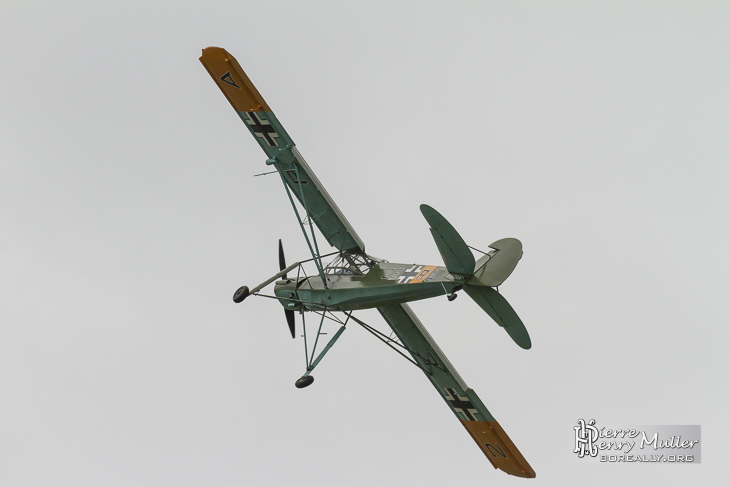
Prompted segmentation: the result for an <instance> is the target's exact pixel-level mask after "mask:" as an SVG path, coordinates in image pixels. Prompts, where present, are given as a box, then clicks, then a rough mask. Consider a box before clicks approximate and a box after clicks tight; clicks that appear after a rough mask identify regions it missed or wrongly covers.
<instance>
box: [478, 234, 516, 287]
mask: <svg viewBox="0 0 730 487" xmlns="http://www.w3.org/2000/svg"><path fill="white" fill-rule="evenodd" d="M489 247H490V248H491V249H493V250H491V251H489V252H488V253H487V254H486V255H484V256H482V257H481V258H480V259H479V260H478V261H477V263H476V269H477V270H476V272H475V273H474V277H472V278H471V279H470V280H469V282H467V284H469V283H473V284H481V285H483V286H489V287H497V286H499V285H500V284H502V283H503V282H504V281H505V279H507V278H508V277H509V275H510V274H512V271H513V270H514V269H515V266H516V265H517V262H519V261H520V258H522V242H520V241H519V240H517V239H516V238H503V239H502V240H497V241H496V242H494V243H493V244H491V245H490V246H489Z"/></svg>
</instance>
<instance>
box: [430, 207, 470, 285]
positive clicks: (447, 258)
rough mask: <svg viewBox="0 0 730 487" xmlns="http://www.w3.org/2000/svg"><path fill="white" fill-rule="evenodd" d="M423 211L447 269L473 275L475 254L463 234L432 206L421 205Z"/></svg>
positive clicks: (455, 272) (454, 272)
mask: <svg viewBox="0 0 730 487" xmlns="http://www.w3.org/2000/svg"><path fill="white" fill-rule="evenodd" d="M421 213H423V217H424V218H425V219H426V221H427V222H428V224H429V225H431V229H430V230H431V235H433V239H434V240H435V241H436V246H437V247H438V249H439V252H440V253H441V258H442V259H443V260H444V263H445V264H446V269H448V271H449V272H451V273H452V274H463V275H466V276H470V275H472V273H473V272H474V266H475V265H476V262H475V261H474V254H472V253H471V250H469V247H467V245H466V243H465V242H464V239H463V238H461V235H459V233H458V232H457V231H456V230H455V229H454V227H453V226H452V225H451V223H449V222H448V221H447V220H446V218H444V217H443V216H441V214H440V213H439V212H438V211H436V210H434V209H433V208H431V207H430V206H428V205H421Z"/></svg>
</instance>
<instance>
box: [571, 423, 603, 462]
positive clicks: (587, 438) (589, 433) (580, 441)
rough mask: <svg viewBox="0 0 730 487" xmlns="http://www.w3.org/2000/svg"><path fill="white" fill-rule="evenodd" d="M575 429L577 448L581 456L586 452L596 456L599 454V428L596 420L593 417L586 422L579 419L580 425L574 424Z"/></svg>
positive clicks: (576, 450) (576, 451)
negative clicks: (596, 443) (597, 444)
mask: <svg viewBox="0 0 730 487" xmlns="http://www.w3.org/2000/svg"><path fill="white" fill-rule="evenodd" d="M573 429H574V430H575V450H573V453H577V454H578V456H579V457H580V458H583V457H584V456H585V455H586V454H588V455H590V456H592V457H595V456H598V447H597V446H596V445H595V442H596V441H597V440H598V428H596V420H595V419H591V420H590V421H588V423H587V424H586V422H585V421H583V420H582V419H579V420H578V426H574V427H573Z"/></svg>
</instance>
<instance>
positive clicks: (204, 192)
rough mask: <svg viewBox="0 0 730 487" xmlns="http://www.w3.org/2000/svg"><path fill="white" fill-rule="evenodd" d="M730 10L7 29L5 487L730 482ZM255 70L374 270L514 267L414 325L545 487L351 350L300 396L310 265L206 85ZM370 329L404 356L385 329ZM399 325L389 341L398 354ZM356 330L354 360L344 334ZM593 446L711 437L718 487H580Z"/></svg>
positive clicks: (222, 16)
mask: <svg viewBox="0 0 730 487" xmlns="http://www.w3.org/2000/svg"><path fill="white" fill-rule="evenodd" d="M728 25H730V4H728V3H727V2H719V1H718V2H709V1H699V2H698V1H693V2H658V1H657V2H650V1H638V2H636V1H634V2H616V1H610V2H609V1H605V2H602V1H595V2H529V1H524V2H509V3H507V2H477V1H450V2H433V1H431V2H416V1H408V2H407V1H401V2H398V1H375V2H367V3H366V4H365V3H363V4H361V5H359V6H356V4H355V3H354V2H325V1H313V2H280V1H271V0H269V1H266V2H246V1H228V2H224V1H220V2H219V1H207V2H202V1H201V2H185V1H183V2H167V1H165V2H141V1H124V2H85V1H66V2H50V1H36V2H32V1H14V0H4V1H3V3H2V6H0V50H1V51H0V52H1V53H2V67H0V73H1V76H0V107H2V108H1V109H0V134H2V139H1V143H0V222H1V224H2V231H1V232H0V296H1V298H0V393H1V394H2V397H1V399H0V459H1V460H0V484H2V485H13V486H15V485H18V486H46V485H47V486H54V487H60V486H74V487H78V486H131V485H135V486H160V485H174V486H199V485H217V486H234V485H235V486H241V485H246V486H254V485H318V486H342V485H352V486H373V485H396V484H397V485H419V486H441V485H451V484H456V485H517V483H524V484H525V485H526V484H527V483H530V484H531V485H545V486H558V485H559V486H564V485H578V484H590V485H638V482H639V481H641V482H646V483H649V482H651V484H653V485H654V484H655V485H666V486H672V485H687V484H688V483H689V482H691V481H692V482H695V481H696V483H697V484H698V485H710V480H712V479H717V478H719V477H720V474H721V472H722V471H723V468H722V465H724V463H725V461H726V459H727V457H728V454H730V447H729V446H728V443H729V441H730V437H729V435H730V428H728V419H727V413H726V409H727V404H728V399H730V393H729V392H728V387H727V382H728V366H729V365H730V364H729V360H728V358H727V352H726V350H727V342H728V339H729V338H730V334H729V333H728V331H727V326H728V318H729V315H730V313H729V312H728V298H727V296H728V291H730V286H728V277H727V276H728V275H730V260H729V259H728V257H727V249H728V246H729V245H730V230H728V223H727V222H728V217H729V216H730V215H728V213H729V212H728V209H729V208H730V206H729V203H730V201H729V200H730V196H728V195H730V187H729V186H730V174H729V172H730V170H729V167H730V165H729V164H728V161H730V137H728V135H729V134H730V130H729V129H730V90H729V89H728V87H729V86H730V30H729V29H728ZM211 45H214V46H221V47H225V48H226V49H227V50H228V51H230V52H231V53H232V54H233V55H235V56H236V58H237V59H238V61H239V62H240V64H241V65H242V66H243V68H244V69H245V70H246V71H247V72H248V74H249V76H250V77H251V79H252V80H253V82H254V83H255V84H256V86H257V87H258V89H259V91H260V92H261V93H262V95H263V96H264V97H265V99H266V100H267V102H268V103H269V105H270V106H271V107H272V109H273V110H274V111H275V112H276V114H277V116H278V117H279V120H280V121H281V122H282V123H283V124H284V126H285V127H286V128H287V130H288V132H289V134H290V135H291V136H292V138H293V139H294V140H295V142H296V143H297V144H298V147H299V149H300V151H301V152H302V154H303V155H304V156H305V158H306V159H307V161H308V162H309V164H310V165H311V167H312V168H313V170H314V171H315V172H316V174H317V175H318V176H319V178H320V180H321V181H322V182H323V184H324V185H325V186H326V188H327V190H328V191H329V193H330V194H331V196H332V197H333V198H334V199H335V201H336V202H337V204H338V205H339V207H340V209H341V210H342V211H343V213H344V214H345V215H346V216H347V218H348V219H349V221H350V223H351V224H352V225H353V226H354V227H355V228H356V230H357V232H358V233H359V235H360V236H361V237H362V239H363V241H364V242H365V245H366V248H367V250H368V252H369V253H371V254H372V255H375V256H378V257H381V258H386V259H388V260H390V261H394V262H399V261H400V262H417V263H423V264H441V261H440V257H439V254H438V251H437V249H436V246H435V244H434V243H433V241H432V239H431V236H430V234H429V231H428V224H427V223H426V222H425V220H423V218H422V216H421V214H420V211H419V210H418V206H419V205H420V204H421V203H427V204H429V205H431V206H433V207H434V208H436V209H437V210H439V211H440V212H441V213H442V214H443V215H444V216H445V217H446V218H448V219H449V220H450V221H451V223H452V224H453V225H454V226H455V227H456V228H457V229H458V230H459V231H460V232H461V234H462V236H463V237H464V239H465V240H466V241H467V243H469V244H471V245H473V246H475V247H481V248H484V247H486V246H487V245H488V244H489V243H490V242H492V241H494V240H497V239H499V238H502V237H517V238H519V239H520V240H521V241H522V242H523V245H524V251H525V254H524V257H523V259H522V260H521V262H520V264H519V265H518V267H517V269H516V270H515V272H514V274H513V275H512V276H511V277H510V279H509V280H508V281H507V282H506V283H505V284H504V285H503V286H502V287H501V288H500V290H501V291H502V293H503V295H504V296H506V297H507V299H509V301H510V302H511V303H512V305H513V306H514V308H515V309H516V310H517V312H518V313H519V314H520V316H521V317H522V319H523V321H524V322H525V324H526V326H527V328H528V330H529V331H530V334H531V336H532V341H533V348H532V349H531V350H529V351H525V350H522V349H520V348H518V347H517V346H516V345H515V344H514V343H512V341H511V340H510V339H509V337H508V336H507V334H506V333H504V332H503V331H502V330H500V329H499V327H498V326H497V325H495V324H494V323H492V322H491V321H490V319H489V318H488V316H486V314H484V313H483V312H482V311H481V310H480V309H479V308H478V307H477V305H476V304H474V303H473V302H471V301H470V300H468V299H466V298H465V297H462V299H459V300H456V301H455V302H453V303H449V302H447V300H446V299H445V298H440V299H433V300H429V301H424V302H419V303H415V304H414V305H413V309H414V311H415V312H416V313H417V314H418V315H419V317H420V318H421V320H422V321H423V323H424V325H425V326H426V327H427V328H428V329H429V331H430V332H431V333H432V334H433V336H434V337H435V338H436V340H437V341H438V343H439V344H440V345H441V347H442V348H443V350H444V352H445V353H446V355H447V356H448V357H449V358H450V360H451V361H452V363H453V364H454V366H455V367H456V368H457V370H458V371H459V372H460V373H461V375H462V377H463V378H464V380H465V381H466V383H467V384H469V385H470V386H471V387H472V388H473V389H474V390H475V391H476V392H477V393H478V394H479V396H480V397H481V398H482V400H483V401H484V403H485V404H486V405H487V407H488V408H489V409H490V411H491V412H492V413H493V414H494V415H495V417H496V418H497V419H498V420H499V421H500V423H501V425H502V426H503V427H504V429H505V430H506V431H507V432H508V433H509V435H510V436H511V437H512V439H513V441H514V442H515V444H516V445H517V446H518V447H519V448H520V450H521V451H522V453H523V454H524V456H525V457H526V458H527V460H528V461H529V462H530V464H531V465H532V467H533V468H534V469H535V471H536V472H537V479H535V480H532V481H528V480H523V479H515V478H512V477H509V476H507V475H505V474H504V473H502V472H499V471H494V470H493V469H492V467H491V465H490V464H489V462H488V461H487V460H486V459H485V458H484V456H483V455H482V453H481V452H480V451H479V449H478V448H477V447H476V445H474V443H473V441H472V440H471V439H470V438H469V436H468V434H467V433H466V432H465V431H464V429H463V428H462V427H461V425H459V424H458V422H457V421H456V420H455V419H454V417H453V416H452V414H451V412H450V411H449V410H448V408H447V407H446V405H444V404H443V401H442V400H441V399H439V397H438V396H437V394H436V393H435V391H434V390H433V388H432V387H431V385H430V384H429V383H428V381H427V380H426V379H425V378H424V377H423V376H422V373H421V372H420V371H419V370H417V369H416V368H415V367H413V366H411V365H409V364H408V363H406V362H405V361H404V360H403V359H401V358H400V357H398V356H397V355H396V354H394V353H393V352H392V351H390V350H389V349H387V348H385V347H383V346H382V345H381V344H380V343H378V342H376V341H375V340H374V339H373V338H372V337H371V336H369V335H368V334H367V333H366V332H365V331H363V330H362V329H359V328H353V329H351V330H348V331H347V332H345V334H344V335H343V336H342V338H341V339H340V341H339V343H338V344H337V346H336V347H335V348H334V349H333V350H332V352H331V353H330V354H329V355H328V356H327V357H326V358H325V360H324V361H323V362H322V363H321V364H320V366H319V367H318V369H317V371H315V374H314V375H315V376H316V382H315V384H314V385H313V386H312V387H310V388H308V389H306V390H296V389H295V388H294V385H293V384H294V380H295V379H296V378H298V377H299V376H300V375H301V374H302V372H303V369H304V356H303V355H304V354H303V352H302V343H301V339H298V340H291V339H290V338H289V337H288V330H287V329H286V324H285V321H284V316H283V313H282V312H281V307H280V306H279V304H278V303H276V302H273V301H270V300H265V299H251V300H247V301H246V302H245V304H243V305H234V304H233V303H232V301H231V295H232V293H233V291H234V290H235V289H236V288H237V287H238V286H240V285H242V284H248V285H255V284H257V283H258V282H260V281H262V280H264V279H265V278H267V277H269V276H270V275H272V274H273V273H274V272H276V271H277V269H278V267H277V257H276V245H277V239H279V238H282V239H283V240H284V244H285V248H286V250H287V257H288V259H289V261H294V260H299V259H303V258H306V257H307V249H306V245H305V244H304V241H303V238H302V237H301V234H300V233H299V229H298V227H297V226H296V223H295V219H294V216H293V213H292V211H291V209H290V207H289V203H288V201H287V200H286V197H285V193H284V190H283V189H282V188H281V184H280V181H279V180H278V179H277V178H276V177H273V176H271V177H261V178H253V177H251V176H252V175H253V174H256V173H260V172H263V171H265V170H266V169H267V167H266V165H265V164H264V160H265V157H264V154H263V153H262V152H261V151H260V149H259V147H258V145H257V144H256V143H255V142H254V141H253V140H252V138H251V137H250V135H249V134H247V133H246V130H245V127H244V126H243V124H242V123H241V121H240V119H238V117H237V116H236V115H235V113H234V112H233V110H232V109H231V107H230V106H229V105H228V103H227V102H226V100H225V99H224V97H223V96H222V95H221V93H220V91H219V90H218V88H217V87H216V86H215V84H214V83H213V81H212V80H211V79H210V77H209V75H208V73H207V72H206V71H205V69H204V68H203V67H202V65H201V64H200V63H199V61H198V57H199V55H200V51H201V49H202V48H204V47H207V46H211ZM359 316H360V317H361V318H362V319H364V320H366V321H368V322H372V323H373V324H377V325H379V326H380V327H381V329H385V328H384V327H385V325H384V323H382V322H380V321H379V320H380V318H379V315H378V314H377V313H375V312H363V313H360V314H359ZM381 325H382V326H381ZM348 328H349V327H348ZM578 418H586V419H587V418H595V419H596V420H597V421H598V422H599V423H604V424H612V425H624V424H625V425H635V424H700V425H702V433H703V434H702V451H703V458H702V461H703V463H702V464H701V465H590V466H584V465H576V464H574V463H572V462H571V449H572V447H573V443H572V442H573V439H572V433H573V430H572V428H573V426H574V425H575V424H576V421H577V419H578Z"/></svg>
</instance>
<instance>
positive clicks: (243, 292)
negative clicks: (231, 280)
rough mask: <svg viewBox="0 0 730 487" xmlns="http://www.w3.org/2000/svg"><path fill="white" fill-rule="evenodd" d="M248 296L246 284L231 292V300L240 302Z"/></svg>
mask: <svg viewBox="0 0 730 487" xmlns="http://www.w3.org/2000/svg"><path fill="white" fill-rule="evenodd" d="M247 296H248V286H241V287H239V288H238V289H236V292H235V293H233V302H234V303H240V302H241V301H243V300H244V299H246V297H247Z"/></svg>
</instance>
